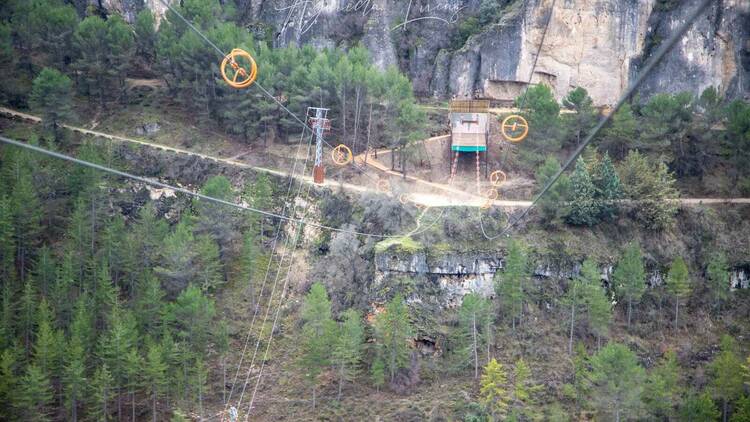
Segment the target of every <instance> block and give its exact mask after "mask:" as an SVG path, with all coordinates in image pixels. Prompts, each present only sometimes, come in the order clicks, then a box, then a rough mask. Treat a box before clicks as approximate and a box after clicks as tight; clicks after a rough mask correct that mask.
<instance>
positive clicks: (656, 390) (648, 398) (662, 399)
mask: <svg viewBox="0 0 750 422" xmlns="http://www.w3.org/2000/svg"><path fill="white" fill-rule="evenodd" d="M680 393H681V385H680V366H679V364H678V363H677V355H676V354H675V353H674V352H673V351H671V350H670V351H668V352H667V353H665V354H664V357H663V358H662V360H661V362H659V365H658V366H656V367H655V368H653V369H652V370H651V373H649V374H648V376H647V377H646V385H645V386H644V388H643V401H644V403H645V404H646V408H647V409H648V410H649V412H650V413H651V415H652V416H654V417H656V418H663V419H669V418H671V417H672V416H673V413H674V409H675V408H676V407H677V404H678V403H679V399H680Z"/></svg>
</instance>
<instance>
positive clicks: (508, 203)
mask: <svg viewBox="0 0 750 422" xmlns="http://www.w3.org/2000/svg"><path fill="white" fill-rule="evenodd" d="M0 114H3V115H6V116H9V117H11V118H16V119H21V120H25V121H28V122H32V123H35V124H39V123H41V121H42V119H41V117H39V116H36V115H33V114H29V113H24V112H21V111H17V110H13V109H10V108H7V107H0ZM61 126H62V127H64V128H65V129H68V130H70V131H72V132H77V133H81V134H84V135H89V136H94V137H98V138H104V139H109V140H112V141H117V142H125V143H132V144H138V145H142V146H146V147H149V148H155V149H159V150H162V151H168V152H172V153H175V154H185V155H190V156H195V157H198V158H201V159H205V160H211V161H214V162H217V163H222V164H226V165H229V166H234V167H238V168H243V169H249V170H254V171H260V172H264V173H268V174H271V175H275V176H280V177H289V176H290V175H289V173H288V172H285V171H281V170H275V169H270V168H266V167H261V166H254V165H250V164H247V163H243V162H241V161H237V160H236V158H239V156H235V157H232V158H220V157H215V156H212V155H207V154H201V153H197V152H193V151H189V150H186V149H181V148H176V147H170V146H166V145H162V144H158V143H154V142H148V141H144V140H140V139H135V138H130V137H126V136H119V135H113V134H110V133H105V132H99V131H95V130H90V129H85V128H82V127H79V126H73V125H68V124H62V125H61ZM447 137H449V135H442V136H436V137H432V138H429V139H427V140H425V142H430V141H437V140H444V139H447ZM388 152H390V150H387V149H385V150H379V151H378V153H379V154H383V153H388ZM354 161H355V163H357V164H361V165H363V166H364V165H365V164H366V165H367V166H369V167H372V168H374V169H375V170H377V171H379V172H380V173H383V174H384V175H387V176H394V177H398V178H400V179H406V180H409V181H412V182H414V183H415V184H417V185H421V186H425V187H427V188H429V189H430V190H432V191H433V192H435V191H441V192H444V194H438V193H423V192H416V193H411V194H410V195H409V199H410V200H411V201H412V202H414V203H416V204H419V205H423V206H426V207H454V206H464V207H479V206H482V204H484V203H485V202H486V200H485V199H484V198H482V197H479V196H476V195H472V194H470V193H468V192H466V191H463V190H461V189H458V188H455V187H452V186H449V185H447V184H443V183H435V182H429V181H427V180H424V179H421V178H419V177H416V176H413V175H406V176H405V177H404V175H403V174H401V173H399V172H395V171H392V170H391V169H389V168H388V167H387V166H385V165H384V164H382V163H380V162H379V161H377V160H376V159H374V158H373V157H371V156H368V158H367V160H365V154H364V153H363V154H359V155H357V156H356V157H354ZM294 177H295V178H296V179H298V180H300V181H302V182H305V183H309V184H313V185H315V186H323V187H328V188H337V187H340V188H343V189H345V190H348V191H352V192H360V193H364V192H368V193H373V194H380V195H382V194H383V192H380V191H378V190H377V189H375V188H370V187H367V186H362V185H357V184H353V183H343V182H337V181H334V180H330V179H329V180H326V181H325V183H323V184H322V185H316V184H315V183H314V182H313V179H312V177H311V176H300V175H294ZM677 201H679V203H680V204H681V205H686V206H697V205H712V204H750V198H680V199H678V200H677ZM493 205H494V206H498V207H504V208H527V207H529V206H530V205H531V201H521V200H506V199H498V200H495V201H494V203H493Z"/></svg>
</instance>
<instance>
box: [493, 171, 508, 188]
mask: <svg viewBox="0 0 750 422" xmlns="http://www.w3.org/2000/svg"><path fill="white" fill-rule="evenodd" d="M507 180H508V176H507V175H506V174H505V172H503V171H502V170H495V171H493V172H492V173H490V183H491V184H492V186H495V187H497V186H500V185H502V184H503V183H505V182H506V181H507Z"/></svg>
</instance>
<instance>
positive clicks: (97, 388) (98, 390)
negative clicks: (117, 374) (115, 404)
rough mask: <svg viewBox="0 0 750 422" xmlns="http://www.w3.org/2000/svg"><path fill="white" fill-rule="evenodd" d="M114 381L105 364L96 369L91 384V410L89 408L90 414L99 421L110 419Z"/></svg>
mask: <svg viewBox="0 0 750 422" xmlns="http://www.w3.org/2000/svg"><path fill="white" fill-rule="evenodd" d="M113 384H114V380H113V379H112V374H110V372H109V368H107V364H106V363H104V364H102V365H101V366H100V367H99V368H97V369H96V373H95V374H94V379H93V381H92V384H91V390H92V393H93V397H92V398H93V402H94V403H93V408H91V414H92V415H93V416H94V417H96V418H97V420H100V421H108V420H110V419H111V413H112V409H111V407H110V404H111V403H112V396H113V395H114V389H113Z"/></svg>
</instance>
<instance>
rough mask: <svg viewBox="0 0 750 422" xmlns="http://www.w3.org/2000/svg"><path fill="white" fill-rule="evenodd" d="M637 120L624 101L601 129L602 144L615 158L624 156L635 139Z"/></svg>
mask: <svg viewBox="0 0 750 422" xmlns="http://www.w3.org/2000/svg"><path fill="white" fill-rule="evenodd" d="M637 128H638V122H637V120H636V119H635V116H634V115H633V109H632V108H631V107H630V104H628V103H625V104H623V105H622V107H620V109H619V110H617V113H615V114H614V116H612V123H611V124H609V125H607V127H606V128H605V129H604V130H603V138H604V139H603V140H602V146H603V148H604V149H605V150H607V151H608V152H609V153H611V154H612V156H614V157H615V158H623V157H625V153H626V152H627V151H628V150H629V149H631V148H632V145H633V143H634V141H636V140H637V132H636V130H637Z"/></svg>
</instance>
